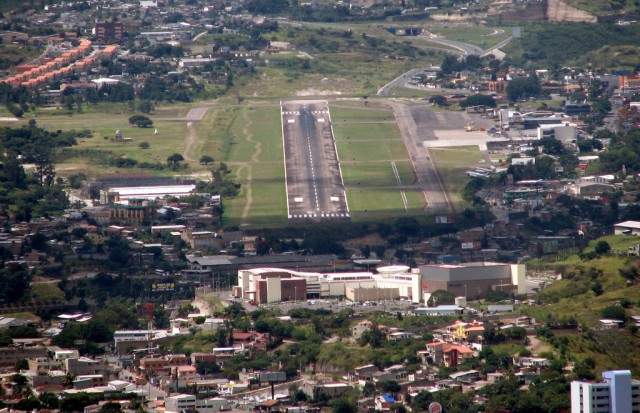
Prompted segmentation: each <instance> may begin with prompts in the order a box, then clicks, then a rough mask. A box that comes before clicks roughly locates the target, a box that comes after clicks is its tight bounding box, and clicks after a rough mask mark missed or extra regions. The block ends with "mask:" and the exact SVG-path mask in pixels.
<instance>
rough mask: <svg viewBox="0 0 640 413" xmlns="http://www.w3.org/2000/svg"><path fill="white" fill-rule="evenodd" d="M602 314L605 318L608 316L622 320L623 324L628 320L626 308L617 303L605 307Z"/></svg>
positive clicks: (608, 317)
mask: <svg viewBox="0 0 640 413" xmlns="http://www.w3.org/2000/svg"><path fill="white" fill-rule="evenodd" d="M600 315H601V316H602V317H603V318H607V319H611V320H620V321H622V324H623V325H624V323H626V321H627V312H626V311H625V310H624V308H622V307H620V306H617V305H611V306H609V307H605V308H603V309H602V311H601V312H600Z"/></svg>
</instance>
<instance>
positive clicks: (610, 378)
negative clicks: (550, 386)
mask: <svg viewBox="0 0 640 413" xmlns="http://www.w3.org/2000/svg"><path fill="white" fill-rule="evenodd" d="M602 378H603V379H604V382H601V383H594V382H587V381H572V382H571V413H639V412H640V380H632V379H631V371H630V370H613V371H603V372H602Z"/></svg>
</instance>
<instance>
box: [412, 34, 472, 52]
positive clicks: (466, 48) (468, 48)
mask: <svg viewBox="0 0 640 413" xmlns="http://www.w3.org/2000/svg"><path fill="white" fill-rule="evenodd" d="M417 37H418V38H419V39H424V40H427V41H429V42H432V43H438V44H441V45H444V46H449V47H453V48H454V49H457V50H459V51H460V52H461V53H462V54H464V55H465V56H468V55H477V56H480V55H481V54H482V53H484V50H482V48H481V47H478V46H474V45H472V44H468V43H462V42H458V41H455V40H448V39H445V38H444V37H431V36H417Z"/></svg>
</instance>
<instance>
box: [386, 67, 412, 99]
mask: <svg viewBox="0 0 640 413" xmlns="http://www.w3.org/2000/svg"><path fill="white" fill-rule="evenodd" d="M423 70H424V69H423V68H416V69H411V70H409V71H408V72H406V73H403V74H402V75H400V76H398V77H397V78H395V79H393V80H392V81H391V82H389V83H387V84H386V85H384V86H382V87H381V88H380V89H378V92H377V93H376V94H377V95H378V96H387V95H388V94H389V90H391V89H393V88H394V87H400V86H404V85H406V84H407V82H408V81H409V80H411V78H412V77H413V76H415V75H416V74H418V73H420V72H422V71H423Z"/></svg>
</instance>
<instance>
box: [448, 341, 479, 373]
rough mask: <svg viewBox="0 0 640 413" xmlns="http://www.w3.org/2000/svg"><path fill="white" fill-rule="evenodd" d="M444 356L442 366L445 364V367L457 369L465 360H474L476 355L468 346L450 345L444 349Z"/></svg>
mask: <svg viewBox="0 0 640 413" xmlns="http://www.w3.org/2000/svg"><path fill="white" fill-rule="evenodd" d="M442 356H443V357H442V364H444V365H445V367H456V366H457V365H459V364H461V363H463V362H464V361H465V360H468V359H471V358H474V357H475V356H476V353H475V351H474V350H472V349H471V348H469V347H466V346H461V345H459V344H448V346H447V347H446V348H445V349H443V351H442Z"/></svg>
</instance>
